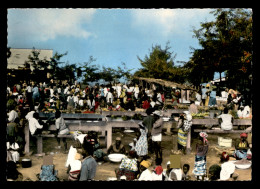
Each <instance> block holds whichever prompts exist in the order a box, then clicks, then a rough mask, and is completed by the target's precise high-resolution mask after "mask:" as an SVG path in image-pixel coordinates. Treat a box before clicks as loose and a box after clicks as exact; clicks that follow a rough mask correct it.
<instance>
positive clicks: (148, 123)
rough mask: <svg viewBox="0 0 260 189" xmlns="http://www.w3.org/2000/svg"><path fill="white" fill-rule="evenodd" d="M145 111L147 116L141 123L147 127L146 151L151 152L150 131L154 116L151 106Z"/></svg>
mask: <svg viewBox="0 0 260 189" xmlns="http://www.w3.org/2000/svg"><path fill="white" fill-rule="evenodd" d="M145 112H146V114H147V116H146V117H145V118H144V119H143V125H144V126H145V127H146V128H147V140H148V151H149V152H151V153H153V150H154V149H153V143H152V137H151V131H152V128H153V124H154V122H155V118H154V116H153V109H152V108H148V109H147V110H146V111H145Z"/></svg>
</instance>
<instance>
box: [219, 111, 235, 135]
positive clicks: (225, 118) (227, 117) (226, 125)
mask: <svg viewBox="0 0 260 189" xmlns="http://www.w3.org/2000/svg"><path fill="white" fill-rule="evenodd" d="M218 118H219V124H220V126H221V129H222V130H232V129H233V120H234V119H233V116H232V115H231V114H229V113H228V108H227V107H225V108H224V113H223V114H221V115H219V116H218Z"/></svg>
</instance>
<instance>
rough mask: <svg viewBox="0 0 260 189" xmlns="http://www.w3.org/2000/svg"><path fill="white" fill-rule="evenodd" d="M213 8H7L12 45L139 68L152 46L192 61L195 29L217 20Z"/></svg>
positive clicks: (70, 60)
mask: <svg viewBox="0 0 260 189" xmlns="http://www.w3.org/2000/svg"><path fill="white" fill-rule="evenodd" d="M210 11H212V9H8V28H7V29H8V47H11V48H33V47H35V48H36V49H53V52H54V53H55V52H58V53H65V52H68V55H66V56H64V57H63V58H62V60H61V61H62V62H68V63H71V64H72V63H84V62H87V61H88V60H89V57H90V56H93V57H94V58H95V59H96V61H95V62H94V63H95V64H97V65H100V66H105V67H117V66H121V63H122V62H124V63H126V67H127V68H128V69H134V71H136V70H137V69H138V68H141V65H140V62H139V60H138V59H137V56H139V57H140V58H141V59H143V58H144V57H145V55H148V54H149V52H150V50H151V49H152V46H153V45H161V47H162V48H164V47H165V45H166V43H167V41H169V42H170V44H169V46H170V47H171V49H170V51H171V52H174V53H176V54H177V56H176V58H175V63H176V62H177V61H188V60H189V58H190V56H191V54H190V52H191V49H190V47H194V48H199V44H198V40H197V39H196V38H193V37H192V36H193V32H192V27H195V28H196V29H199V28H200V23H201V22H205V21H211V20H214V17H213V15H212V14H210V13H209V12H210Z"/></svg>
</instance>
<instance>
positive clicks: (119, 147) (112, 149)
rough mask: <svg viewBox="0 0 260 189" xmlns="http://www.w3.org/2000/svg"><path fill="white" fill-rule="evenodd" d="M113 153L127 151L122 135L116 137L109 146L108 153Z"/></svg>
mask: <svg viewBox="0 0 260 189" xmlns="http://www.w3.org/2000/svg"><path fill="white" fill-rule="evenodd" d="M112 153H120V154H125V153H126V150H125V147H124V145H123V144H122V141H121V138H120V137H116V142H115V143H114V144H112V145H111V146H110V147H109V148H108V150H107V154H112Z"/></svg>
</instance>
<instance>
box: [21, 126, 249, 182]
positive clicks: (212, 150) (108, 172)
mask: <svg viewBox="0 0 260 189" xmlns="http://www.w3.org/2000/svg"><path fill="white" fill-rule="evenodd" d="M176 134H177V133H172V135H166V134H163V138H162V148H163V162H162V167H163V169H165V168H166V163H167V161H169V158H170V154H172V149H173V146H174V145H173V142H174V143H175V142H176ZM117 136H121V138H122V141H123V144H124V145H125V146H126V148H127V150H129V149H130V147H129V143H131V142H132V141H133V138H135V134H134V133H124V132H123V131H118V130H115V131H113V141H114V139H115V138H116V137H117ZM221 136H222V137H229V138H232V139H233V140H232V141H233V145H232V146H234V140H235V139H237V138H239V134H224V135H221ZM217 140H218V135H217V134H209V137H208V141H209V152H208V154H207V169H208V168H209V167H210V166H211V165H213V164H219V165H220V163H219V160H220V156H219V154H220V152H221V151H225V150H226V149H224V148H220V147H218V145H217ZM196 141H197V138H196V134H193V135H192V140H191V147H192V148H191V153H190V154H186V155H182V158H181V163H182V165H183V164H185V163H187V164H189V165H190V170H189V172H188V174H189V175H190V176H191V180H196V179H195V177H194V175H193V174H192V170H193V167H194V156H195V153H194V152H195V150H194V149H195V144H196ZM67 142H68V148H69V147H70V146H71V145H72V144H73V143H74V140H73V139H67ZM100 143H101V145H102V146H103V147H104V148H103V150H104V151H105V152H106V149H105V141H104V139H102V138H101V139H100ZM62 145H63V144H62V141H61V146H62ZM56 146H57V141H56V140H55V139H54V138H44V139H43V152H44V153H45V155H49V154H54V155H53V162H54V165H55V169H56V170H58V178H59V179H60V180H61V181H66V180H67V177H68V175H67V173H66V169H67V168H66V167H65V163H66V160H67V155H68V154H67V153H65V152H64V150H63V149H56V148H55V147H56ZM216 148H217V150H216ZM219 149H220V150H219ZM30 150H31V151H33V154H32V155H31V156H24V157H21V159H22V158H26V157H29V158H30V159H31V160H32V166H31V167H30V168H22V166H21V165H20V166H19V167H18V171H19V172H21V173H22V174H23V180H24V181H25V180H31V181H37V177H36V174H38V173H40V168H41V165H42V163H43V157H37V156H35V153H36V146H35V145H33V144H31V146H30ZM229 150H230V149H229ZM151 157H152V156H151ZM231 160H232V158H231ZM233 160H234V159H233ZM119 164H120V163H113V162H103V163H102V164H99V165H98V167H97V172H96V177H95V180H99V181H106V180H108V178H109V177H115V172H114V170H115V168H118V167H119ZM153 166H154V163H153V164H152V166H151V167H150V169H151V170H152V168H153ZM235 172H236V173H238V174H239V176H238V178H237V180H238V181H250V180H251V179H252V169H251V168H249V169H236V170H235Z"/></svg>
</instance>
